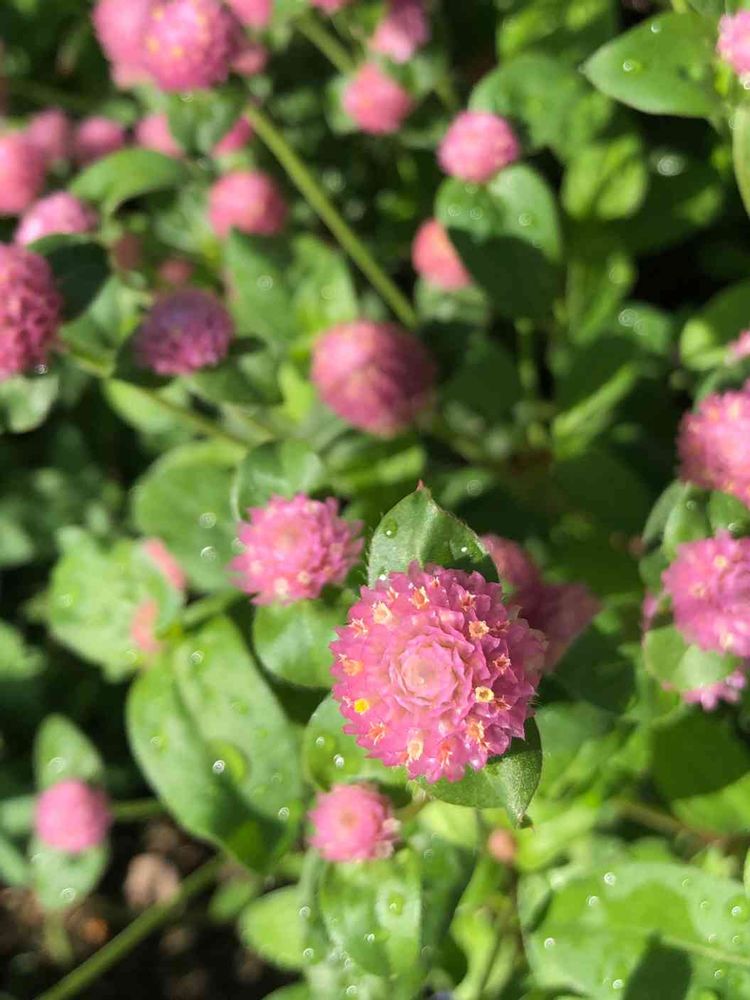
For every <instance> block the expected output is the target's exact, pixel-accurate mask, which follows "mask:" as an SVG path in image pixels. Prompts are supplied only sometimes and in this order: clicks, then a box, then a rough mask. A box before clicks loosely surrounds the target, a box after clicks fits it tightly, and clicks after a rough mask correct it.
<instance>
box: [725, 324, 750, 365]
mask: <svg viewBox="0 0 750 1000" xmlns="http://www.w3.org/2000/svg"><path fill="white" fill-rule="evenodd" d="M727 354H728V355H729V360H730V361H741V360H742V359H743V358H747V357H750V330H743V331H742V333H741V334H740V335H739V337H737V339H736V340H733V341H732V342H731V343H730V344H729V346H728V347H727Z"/></svg>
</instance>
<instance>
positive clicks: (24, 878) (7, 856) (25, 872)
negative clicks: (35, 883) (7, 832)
mask: <svg viewBox="0 0 750 1000" xmlns="http://www.w3.org/2000/svg"><path fill="white" fill-rule="evenodd" d="M30 874H31V868H30V865H29V862H28V861H27V860H26V858H25V857H24V856H23V854H22V853H21V852H20V851H19V850H18V848H17V847H16V846H15V845H14V844H13V841H12V840H10V839H9V838H8V837H6V836H4V834H2V833H0V882H4V883H5V885H9V886H24V885H27V884H28V882H29V877H30Z"/></svg>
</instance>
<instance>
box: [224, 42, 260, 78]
mask: <svg viewBox="0 0 750 1000" xmlns="http://www.w3.org/2000/svg"><path fill="white" fill-rule="evenodd" d="M267 63H268V49H267V48H266V47H265V45H261V44H260V42H254V41H252V40H251V39H250V38H241V39H240V42H239V49H238V51H237V54H236V55H235V57H234V59H233V60H232V70H233V72H235V73H238V74H239V75H240V76H256V75H257V74H258V73H262V72H263V70H264V69H265V68H266V65H267Z"/></svg>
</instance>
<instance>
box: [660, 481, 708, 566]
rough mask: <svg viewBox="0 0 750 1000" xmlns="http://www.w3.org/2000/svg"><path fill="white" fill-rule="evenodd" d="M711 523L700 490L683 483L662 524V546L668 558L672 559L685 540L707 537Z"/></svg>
mask: <svg viewBox="0 0 750 1000" xmlns="http://www.w3.org/2000/svg"><path fill="white" fill-rule="evenodd" d="M710 534H711V525H710V524H709V520H708V517H707V516H706V508H705V503H704V502H703V499H702V498H701V495H700V491H699V490H697V489H696V488H695V487H694V486H691V485H690V484H683V486H682V493H681V495H680V496H679V497H678V499H677V500H676V501H675V503H674V506H673V507H672V509H671V511H670V512H669V516H668V517H667V520H666V523H665V525H664V537H663V540H662V548H663V551H664V554H665V555H666V557H667V558H668V559H674V557H675V556H676V555H677V549H678V548H679V546H680V545H683V544H684V543H685V542H694V541H697V540H698V539H699V538H707V537H708V536H709V535H710Z"/></svg>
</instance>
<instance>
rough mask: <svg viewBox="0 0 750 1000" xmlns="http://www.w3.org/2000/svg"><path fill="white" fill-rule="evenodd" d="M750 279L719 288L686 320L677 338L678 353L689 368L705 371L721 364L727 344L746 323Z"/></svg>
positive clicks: (749, 302)
mask: <svg viewBox="0 0 750 1000" xmlns="http://www.w3.org/2000/svg"><path fill="white" fill-rule="evenodd" d="M748 316H750V281H741V282H738V283H737V284H736V285H731V286H730V287H729V288H725V289H724V290H723V291H721V292H719V294H718V295H715V296H714V297H713V298H712V299H710V300H709V302H708V304H707V305H706V306H705V307H704V308H703V309H702V310H701V311H700V312H699V313H697V314H696V315H695V316H693V317H692V318H691V319H689V320H688V322H687V323H686V324H685V328H684V329H683V331H682V336H681V338H680V355H681V357H682V360H683V362H684V363H685V364H686V365H687V367H688V368H692V369H694V370H696V371H708V370H709V369H711V368H714V367H715V366H716V365H720V364H722V363H723V362H724V361H725V360H726V357H727V345H728V344H729V343H730V341H732V340H736V339H737V337H739V335H740V333H741V332H742V331H743V330H744V329H746V327H747V325H748Z"/></svg>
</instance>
